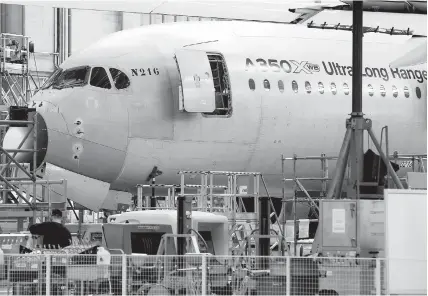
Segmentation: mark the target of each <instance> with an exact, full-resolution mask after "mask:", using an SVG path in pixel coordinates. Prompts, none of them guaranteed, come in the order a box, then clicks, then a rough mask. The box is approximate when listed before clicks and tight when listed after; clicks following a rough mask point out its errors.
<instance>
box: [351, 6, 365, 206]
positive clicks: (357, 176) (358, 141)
mask: <svg viewBox="0 0 428 296" xmlns="http://www.w3.org/2000/svg"><path fill="white" fill-rule="evenodd" d="M352 5H353V11H352V17H353V27H352V52H353V53H352V69H353V75H352V113H351V125H352V128H353V131H352V139H351V143H352V144H351V147H350V151H349V161H350V164H351V176H350V182H349V184H348V185H349V187H348V197H349V198H354V199H358V198H359V185H360V182H361V181H362V178H363V159H364V129H363V126H364V118H363V99H362V98H363V96H362V95H363V93H362V82H363V77H362V68H363V2H362V1H354V2H353V4H352Z"/></svg>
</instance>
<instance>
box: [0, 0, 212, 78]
mask: <svg viewBox="0 0 428 296" xmlns="http://www.w3.org/2000/svg"><path fill="white" fill-rule="evenodd" d="M0 12H1V13H0V20H1V21H0V28H1V32H4V33H14V34H25V35H27V36H29V37H30V38H31V40H32V41H33V42H34V44H35V51H36V52H45V53H46V52H48V53H49V52H50V53H53V52H54V51H55V50H57V51H58V52H59V51H61V50H62V51H63V52H65V55H68V54H73V53H75V52H78V51H79V50H82V49H83V48H85V47H87V46H88V45H90V44H92V43H94V42H96V41H97V40H99V39H100V38H102V37H104V36H106V35H108V34H111V33H114V32H117V31H120V30H123V29H130V28H135V27H139V26H146V25H150V24H159V23H167V22H182V21H203V20H211V19H207V18H199V17H189V18H188V17H183V16H166V15H148V14H138V13H121V12H104V11H89V10H77V9H71V10H69V11H67V12H65V13H66V14H67V15H70V17H69V18H68V21H69V22H68V24H66V25H65V26H68V25H69V26H70V28H69V29H68V28H67V29H63V30H61V29H58V28H57V27H58V26H56V25H55V22H56V19H57V18H56V17H55V15H56V14H57V12H56V11H55V9H53V8H46V7H43V6H32V5H31V6H30V5H27V6H20V5H11V4H2V5H1V7H0ZM61 20H63V19H61ZM61 32H62V33H61ZM68 33H69V34H70V36H69V37H68V36H64V37H65V38H66V39H67V40H68V42H69V43H68V42H65V43H61V42H58V38H61V36H60V35H61V34H68ZM55 44H58V45H59V48H57V47H58V46H55ZM61 47H67V48H66V49H64V48H61ZM36 58H37V59H36V63H37V71H38V73H39V74H40V75H42V76H46V75H47V74H48V73H50V72H52V71H53V69H54V59H53V57H52V56H50V55H47V54H36ZM31 68H32V69H33V70H36V64H35V63H34V60H33V61H31Z"/></svg>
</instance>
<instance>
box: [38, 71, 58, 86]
mask: <svg viewBox="0 0 428 296" xmlns="http://www.w3.org/2000/svg"><path fill="white" fill-rule="evenodd" d="M61 73H62V69H61V68H58V69H56V70H55V71H54V72H53V73H52V75H51V76H50V77H49V78H48V79H47V80H46V81H45V83H43V85H42V87H41V89H48V88H50V87H51V86H52V84H53V83H54V82H55V81H56V80H57V79H58V77H59V75H61Z"/></svg>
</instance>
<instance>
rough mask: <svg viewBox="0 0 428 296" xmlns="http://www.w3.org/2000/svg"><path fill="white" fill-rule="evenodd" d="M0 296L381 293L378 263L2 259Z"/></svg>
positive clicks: (146, 258) (60, 256)
mask: <svg viewBox="0 0 428 296" xmlns="http://www.w3.org/2000/svg"><path fill="white" fill-rule="evenodd" d="M0 263H2V265H0V270H1V272H0V295H381V294H385V287H386V283H385V278H384V274H385V271H384V262H383V259H358V258H352V259H350V258H340V259H333V258H330V259H328V258H313V257H257V256H253V257H248V256H247V257H244V256H240V257H238V256H235V257H231V256H227V257H226V256H212V255H208V254H202V255H201V254H197V255H186V256H146V255H112V254H110V253H108V252H105V253H103V254H98V255H97V254H85V255H82V254H78V255H63V254H58V255H56V254H54V253H51V254H49V255H47V254H31V255H4V260H3V262H0Z"/></svg>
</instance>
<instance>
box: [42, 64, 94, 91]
mask: <svg viewBox="0 0 428 296" xmlns="http://www.w3.org/2000/svg"><path fill="white" fill-rule="evenodd" d="M89 70H90V67H89V66H83V67H76V68H71V69H67V70H62V69H58V70H57V71H55V72H54V74H52V76H51V77H50V78H49V79H48V80H47V81H46V83H45V84H44V85H43V86H42V89H47V88H51V87H52V88H54V89H63V88H66V87H76V86H83V85H86V84H87V83H88V78H89V72H90V71H89Z"/></svg>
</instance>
